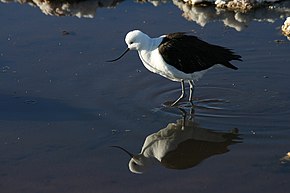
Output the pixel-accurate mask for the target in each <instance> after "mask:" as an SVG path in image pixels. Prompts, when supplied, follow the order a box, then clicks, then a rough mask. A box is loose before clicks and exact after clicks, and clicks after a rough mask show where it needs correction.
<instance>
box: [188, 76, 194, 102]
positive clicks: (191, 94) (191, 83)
mask: <svg viewBox="0 0 290 193" xmlns="http://www.w3.org/2000/svg"><path fill="white" fill-rule="evenodd" d="M188 83H189V87H190V89H189V98H188V101H189V102H190V103H191V105H193V103H192V100H193V91H194V82H193V80H189V81H188Z"/></svg>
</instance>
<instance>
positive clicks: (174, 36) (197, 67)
mask: <svg viewBox="0 0 290 193" xmlns="http://www.w3.org/2000/svg"><path fill="white" fill-rule="evenodd" d="M125 41H126V43H127V45H128V48H127V50H126V51H125V52H124V53H123V54H122V55H121V56H119V57H118V58H116V59H114V60H109V61H108V62H113V61H116V60H118V59H120V58H121V57H122V56H124V55H125V54H126V53H127V52H128V51H129V50H137V51H138V54H139V57H140V59H141V61H142V62H143V64H144V66H145V67H146V68H147V69H148V70H149V71H151V72H153V73H157V74H159V75H161V76H163V77H165V78H168V79H170V80H172V81H178V82H181V89H182V93H181V95H180V97H179V98H178V99H177V100H176V101H175V102H173V103H172V104H171V106H174V105H176V104H177V103H178V102H179V101H180V100H181V99H182V98H183V97H184V92H185V88H184V81H187V82H188V83H189V85H190V94H189V102H192V94H193V90H194V85H195V82H196V81H197V80H198V79H199V78H200V77H201V76H202V75H203V74H204V73H205V71H206V70H207V69H209V68H211V67H212V66H214V65H215V64H221V65H223V66H226V67H228V68H231V69H234V70H236V69H238V68H237V67H235V66H234V65H232V64H231V63H230V62H229V61H231V60H240V61H241V56H239V55H235V54H234V53H233V52H232V51H231V50H230V49H227V48H224V47H221V46H217V45H212V44H209V43H206V42H204V41H202V40H200V39H198V38H197V37H195V36H192V35H186V34H185V33H181V32H178V33H171V34H168V35H163V36H160V37H158V38H150V37H149V36H148V35H146V34H145V33H143V32H141V31H139V30H134V31H131V32H129V33H128V34H127V35H126V38H125Z"/></svg>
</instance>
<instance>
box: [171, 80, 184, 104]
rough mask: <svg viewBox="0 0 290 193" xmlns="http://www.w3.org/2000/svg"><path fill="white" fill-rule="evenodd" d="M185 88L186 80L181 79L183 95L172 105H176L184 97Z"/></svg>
mask: <svg viewBox="0 0 290 193" xmlns="http://www.w3.org/2000/svg"><path fill="white" fill-rule="evenodd" d="M184 93H185V89H184V80H181V95H180V97H179V98H178V99H177V100H176V101H175V102H173V103H172V104H171V106H172V107H173V106H175V105H176V104H177V103H178V102H179V101H180V100H181V99H182V98H183V97H184Z"/></svg>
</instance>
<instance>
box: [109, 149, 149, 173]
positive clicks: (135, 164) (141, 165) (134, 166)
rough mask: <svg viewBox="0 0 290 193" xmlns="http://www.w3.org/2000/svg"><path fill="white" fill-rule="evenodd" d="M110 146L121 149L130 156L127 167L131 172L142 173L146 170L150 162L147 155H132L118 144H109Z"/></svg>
mask: <svg viewBox="0 0 290 193" xmlns="http://www.w3.org/2000/svg"><path fill="white" fill-rule="evenodd" d="M111 147H114V148H118V149H121V150H122V151H124V152H125V153H127V154H128V155H129V156H130V157H131V159H130V161H129V169H130V171H131V172H132V173H136V174H143V173H144V172H145V171H146V170H147V168H148V167H149V166H150V165H151V164H152V163H151V162H152V161H151V160H150V159H148V158H147V157H145V156H144V155H143V154H142V153H140V154H137V155H134V154H132V153H130V152H129V151H128V150H126V149H125V148H123V147H120V146H111Z"/></svg>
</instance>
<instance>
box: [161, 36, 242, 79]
mask: <svg viewBox="0 0 290 193" xmlns="http://www.w3.org/2000/svg"><path fill="white" fill-rule="evenodd" d="M158 49H159V52H160V54H161V55H162V57H163V59H164V61H165V62H166V63H167V64H169V65H172V66H174V67H175V68H177V69H178V70H180V71H183V72H185V73H193V72H196V71H201V70H205V69H208V68H210V67H212V66H213V65H215V64H222V65H224V66H226V67H228V68H232V69H235V70H236V69H238V68H237V67H235V66H234V65H232V64H231V63H230V62H229V61H231V60H240V61H241V56H239V55H236V54H234V52H232V51H231V50H230V49H227V48H224V47H221V46H217V45H212V44H209V43H207V42H204V41H202V40H200V39H198V38H197V37H196V36H192V35H186V34H185V33H181V32H178V33H172V34H168V35H167V36H166V37H164V39H163V41H162V42H161V44H160V45H159V47H158Z"/></svg>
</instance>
